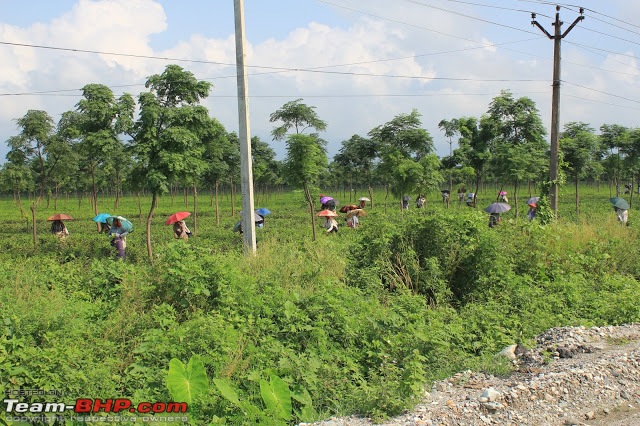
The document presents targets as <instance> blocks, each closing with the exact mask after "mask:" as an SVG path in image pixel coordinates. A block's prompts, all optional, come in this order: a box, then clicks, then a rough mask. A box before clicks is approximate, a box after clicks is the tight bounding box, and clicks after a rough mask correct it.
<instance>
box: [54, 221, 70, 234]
mask: <svg viewBox="0 0 640 426" xmlns="http://www.w3.org/2000/svg"><path fill="white" fill-rule="evenodd" d="M51 233H52V234H53V235H55V236H56V237H59V238H62V239H64V238H67V236H68V235H69V230H68V229H67V227H66V225H65V224H64V222H63V221H61V220H54V221H53V222H51Z"/></svg>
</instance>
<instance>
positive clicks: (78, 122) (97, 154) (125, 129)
mask: <svg viewBox="0 0 640 426" xmlns="http://www.w3.org/2000/svg"><path fill="white" fill-rule="evenodd" d="M82 96H83V98H84V99H81V100H80V102H78V104H77V105H76V107H77V108H76V110H75V111H74V112H68V113H65V116H64V118H63V120H61V122H62V123H63V125H62V126H61V129H62V130H63V132H64V134H65V135H66V136H67V137H69V138H72V139H76V140H77V143H76V144H75V147H76V152H77V153H78V154H79V157H80V158H79V162H80V170H81V171H83V172H85V173H87V174H88V175H89V176H90V178H91V202H92V204H93V210H94V213H95V214H98V185H97V179H98V174H100V175H101V177H102V178H104V177H105V175H106V170H105V169H106V168H107V167H109V166H112V165H114V164H116V163H118V162H122V161H124V160H123V155H124V153H123V143H122V141H121V140H120V139H119V138H118V136H119V135H121V134H123V133H129V132H130V131H131V130H132V128H133V114H134V108H135V102H134V100H133V97H132V96H131V95H129V94H124V95H122V96H121V97H120V98H119V99H116V98H115V96H114V94H113V92H112V90H111V89H110V88H109V87H107V86H104V85H102V84H87V85H86V86H84V87H83V88H82ZM119 168H120V166H119V165H115V166H114V169H116V170H119ZM116 184H118V185H119V182H116ZM119 190H120V188H119V186H118V187H116V192H119Z"/></svg>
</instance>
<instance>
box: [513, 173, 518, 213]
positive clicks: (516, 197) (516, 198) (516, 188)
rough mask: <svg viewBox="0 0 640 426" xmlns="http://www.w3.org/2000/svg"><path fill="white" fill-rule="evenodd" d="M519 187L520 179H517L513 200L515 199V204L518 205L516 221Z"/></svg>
mask: <svg viewBox="0 0 640 426" xmlns="http://www.w3.org/2000/svg"><path fill="white" fill-rule="evenodd" d="M518 185H519V181H518V179H516V182H515V185H514V187H513V199H514V202H515V203H516V219H518Z"/></svg>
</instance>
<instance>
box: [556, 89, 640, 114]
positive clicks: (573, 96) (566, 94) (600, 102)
mask: <svg viewBox="0 0 640 426" xmlns="http://www.w3.org/2000/svg"><path fill="white" fill-rule="evenodd" d="M562 96H566V97H568V98H575V99H581V100H583V101H589V102H596V103H599V104H603V105H609V106H614V107H616V108H626V109H632V110H637V111H640V108H635V107H632V106H627V105H617V104H612V103H610V102H603V101H598V100H596V99H589V98H583V97H582V96H575V95H571V94H569V93H563V94H562Z"/></svg>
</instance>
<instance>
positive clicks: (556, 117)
mask: <svg viewBox="0 0 640 426" xmlns="http://www.w3.org/2000/svg"><path fill="white" fill-rule="evenodd" d="M583 13H584V8H582V7H581V8H580V16H579V17H577V18H576V20H575V21H573V24H571V26H570V27H569V28H567V31H565V32H564V33H561V32H560V27H561V26H562V21H561V20H560V6H556V20H555V22H554V23H553V26H554V27H555V31H554V35H551V34H549V32H548V31H547V30H545V29H544V28H543V27H542V25H540V24H539V23H538V21H536V20H535V19H536V14H535V13H532V14H531V19H532V21H531V25H535V26H536V27H538V28H540V30H541V31H542V32H543V33H545V34H546V35H547V37H549V38H550V39H552V40H553V93H552V101H551V159H550V161H549V180H550V181H551V188H550V191H549V202H550V203H551V208H552V209H553V214H554V215H555V216H556V217H558V150H559V142H558V138H559V135H560V45H561V41H562V39H563V38H564V37H565V36H566V35H567V34H569V31H571V30H572V29H573V27H575V26H576V24H577V23H578V22H580V21H582V20H583V19H584V16H583V15H582V14H583Z"/></svg>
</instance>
